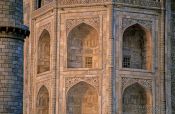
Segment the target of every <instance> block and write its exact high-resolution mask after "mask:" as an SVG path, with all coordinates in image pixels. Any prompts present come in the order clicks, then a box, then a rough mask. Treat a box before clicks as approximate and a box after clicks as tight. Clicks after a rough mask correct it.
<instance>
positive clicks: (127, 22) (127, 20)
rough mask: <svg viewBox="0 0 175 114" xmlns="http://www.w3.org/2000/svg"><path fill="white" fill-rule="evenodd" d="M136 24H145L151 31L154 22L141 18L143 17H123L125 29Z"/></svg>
mask: <svg viewBox="0 0 175 114" xmlns="http://www.w3.org/2000/svg"><path fill="white" fill-rule="evenodd" d="M134 24H140V25H143V27H145V28H146V29H148V30H150V31H151V30H152V24H153V22H152V21H150V20H141V19H133V18H123V19H122V29H123V30H125V29H127V28H128V27H129V26H132V25H134Z"/></svg>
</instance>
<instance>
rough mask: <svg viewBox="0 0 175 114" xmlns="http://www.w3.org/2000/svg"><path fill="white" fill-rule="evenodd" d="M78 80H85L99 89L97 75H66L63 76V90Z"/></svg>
mask: <svg viewBox="0 0 175 114" xmlns="http://www.w3.org/2000/svg"><path fill="white" fill-rule="evenodd" d="M79 82H86V83H88V84H90V85H92V86H93V87H95V88H96V89H97V91H98V90H99V78H98V77H66V78H65V90H66V93H67V92H68V90H69V89H70V88H71V87H72V86H74V85H76V84H77V83H79Z"/></svg>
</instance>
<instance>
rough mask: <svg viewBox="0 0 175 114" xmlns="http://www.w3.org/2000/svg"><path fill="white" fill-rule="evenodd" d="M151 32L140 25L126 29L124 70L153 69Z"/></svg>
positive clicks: (124, 37) (123, 52)
mask: <svg viewBox="0 0 175 114" xmlns="http://www.w3.org/2000/svg"><path fill="white" fill-rule="evenodd" d="M151 43H152V42H151V34H150V32H149V31H148V30H147V29H145V28H144V27H142V26H141V25H140V24H134V25H132V26H130V27H128V28H127V29H125V31H124V34H123V47H122V50H123V51H122V55H123V58H122V59H123V60H122V66H123V68H133V69H145V70H151V68H152V44H151Z"/></svg>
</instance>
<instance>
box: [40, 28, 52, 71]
mask: <svg viewBox="0 0 175 114" xmlns="http://www.w3.org/2000/svg"><path fill="white" fill-rule="evenodd" d="M49 70H50V34H49V32H48V31H47V30H44V31H43V32H42V34H41V36H40V38H39V42H38V65H37V73H38V74H39V73H43V72H46V71H49Z"/></svg>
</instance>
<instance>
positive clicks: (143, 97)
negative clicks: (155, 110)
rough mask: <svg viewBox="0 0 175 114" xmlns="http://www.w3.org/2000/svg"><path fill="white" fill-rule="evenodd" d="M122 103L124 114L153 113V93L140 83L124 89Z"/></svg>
mask: <svg viewBox="0 0 175 114" xmlns="http://www.w3.org/2000/svg"><path fill="white" fill-rule="evenodd" d="M122 104H123V105H122V110H123V114H128V113H129V114H140V113H142V114H152V94H151V92H150V91H149V90H146V89H145V88H144V87H143V86H141V85H140V84H139V83H134V84H132V85H130V86H129V87H127V88H126V89H125V90H124V93H123V99H122Z"/></svg>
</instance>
